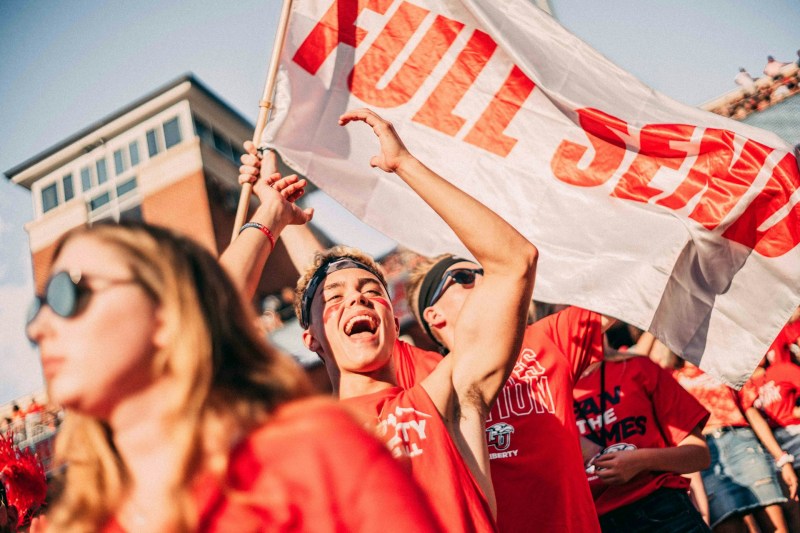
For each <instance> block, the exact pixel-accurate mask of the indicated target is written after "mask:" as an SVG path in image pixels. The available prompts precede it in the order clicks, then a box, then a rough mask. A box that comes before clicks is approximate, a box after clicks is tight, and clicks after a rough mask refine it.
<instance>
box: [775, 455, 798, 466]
mask: <svg viewBox="0 0 800 533" xmlns="http://www.w3.org/2000/svg"><path fill="white" fill-rule="evenodd" d="M786 465H791V466H792V468H794V455H792V454H790V453H789V452H786V451H784V452H783V454H782V455H781V456H780V457H778V458H777V459H775V468H777V469H778V470H780V469H782V468H783V467H784V466H786Z"/></svg>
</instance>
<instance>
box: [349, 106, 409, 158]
mask: <svg viewBox="0 0 800 533" xmlns="http://www.w3.org/2000/svg"><path fill="white" fill-rule="evenodd" d="M354 121H361V122H364V123H366V124H368V125H369V126H370V127H371V128H372V131H374V132H375V135H377V136H378V141H379V142H380V146H381V153H380V154H379V155H376V156H375V157H373V158H372V159H370V161H369V164H370V165H372V166H373V167H378V168H379V169H381V170H383V171H384V172H397V169H398V168H400V165H401V164H403V162H405V161H406V160H411V159H413V156H412V155H411V154H410V153H409V151H408V149H407V148H406V146H405V145H404V144H403V141H401V140H400V137H399V136H398V135H397V132H396V131H395V129H394V126H392V123H391V122H389V121H387V120H384V119H383V118H381V117H379V116H378V115H377V114H376V113H375V112H374V111H372V110H370V109H366V108H364V109H353V110H351V111H348V112H346V113H345V114H343V115H342V116H340V117H339V125H340V126H344V125H346V124H348V123H350V122H354Z"/></svg>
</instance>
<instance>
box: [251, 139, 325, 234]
mask: <svg viewBox="0 0 800 533" xmlns="http://www.w3.org/2000/svg"><path fill="white" fill-rule="evenodd" d="M244 149H245V153H244V154H243V155H242V157H241V163H242V165H241V166H240V167H239V183H240V184H242V185H243V184H245V183H252V184H253V192H254V193H255V195H256V196H257V197H258V199H259V200H260V201H261V204H262V205H265V206H269V205H274V206H276V207H279V208H280V215H281V217H282V219H283V221H284V223H285V224H295V225H297V224H305V223H307V222H308V221H309V220H311V218H312V217H313V216H314V209H313V208H307V209H301V208H300V207H299V206H298V205H297V204H295V202H296V201H297V200H299V199H300V198H301V197H302V196H303V194H305V186H306V185H307V184H308V182H307V181H306V180H305V179H300V178H298V177H297V175H295V174H291V175H289V176H286V177H282V176H281V175H280V173H278V172H273V173H270V174H267V175H262V174H265V172H262V165H261V158H260V157H259V155H258V150H257V149H256V146H255V145H254V144H253V143H252V142H251V141H246V142H245V143H244ZM270 157H274V154H270ZM272 166H273V168H274V165H272Z"/></svg>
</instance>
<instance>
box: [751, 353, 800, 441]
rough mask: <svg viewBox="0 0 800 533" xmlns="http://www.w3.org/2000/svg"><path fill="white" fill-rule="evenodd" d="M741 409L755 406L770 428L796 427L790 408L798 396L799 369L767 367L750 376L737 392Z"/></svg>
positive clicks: (798, 420)
mask: <svg viewBox="0 0 800 533" xmlns="http://www.w3.org/2000/svg"><path fill="white" fill-rule="evenodd" d="M740 394H741V399H742V409H745V410H747V409H748V408H750V407H755V408H756V409H758V410H759V411H761V412H762V413H763V414H764V418H766V419H767V422H769V424H770V426H772V427H786V426H792V425H795V424H800V418H798V417H796V416H795V415H794V407H795V406H796V405H797V400H798V397H799V396H800V366H797V365H796V364H794V363H778V364H775V365H770V366H769V367H768V368H767V370H766V371H764V372H759V373H756V374H754V375H753V377H751V378H750V379H749V380H748V381H747V383H745V385H744V387H742V391H741V393H740Z"/></svg>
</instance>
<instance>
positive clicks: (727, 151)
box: [264, 0, 800, 386]
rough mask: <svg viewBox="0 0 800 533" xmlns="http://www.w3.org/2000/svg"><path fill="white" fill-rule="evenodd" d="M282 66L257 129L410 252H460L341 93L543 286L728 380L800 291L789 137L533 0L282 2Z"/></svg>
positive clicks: (798, 180) (799, 177)
mask: <svg viewBox="0 0 800 533" xmlns="http://www.w3.org/2000/svg"><path fill="white" fill-rule="evenodd" d="M280 78H281V83H280V84H279V90H278V94H277V95H276V98H275V100H276V110H275V113H274V116H273V121H272V122H271V124H270V125H269V126H268V129H267V131H266V133H265V137H264V139H265V142H266V143H267V144H269V145H271V146H273V147H275V148H276V149H277V150H278V152H279V153H280V154H281V156H282V157H283V158H284V160H285V161H286V162H287V163H288V164H289V165H290V166H292V167H293V168H294V169H295V170H297V171H298V172H300V173H301V174H304V175H306V176H307V177H308V178H309V179H311V180H312V181H313V182H314V183H315V184H317V185H318V186H319V187H320V188H322V189H323V190H325V191H326V192H327V193H328V194H330V195H331V196H332V197H333V198H335V199H336V200H338V201H339V202H340V203H341V204H342V205H344V206H345V207H346V208H348V209H349V210H350V211H352V212H353V213H354V214H355V215H356V216H358V217H359V218H361V219H362V220H363V221H365V222H366V223H368V224H370V225H371V226H373V227H375V228H377V229H378V230H380V231H382V232H383V233H385V234H386V235H388V236H390V237H392V238H393V239H395V240H396V241H398V242H399V243H401V244H403V245H405V246H407V247H409V248H411V249H413V250H415V251H417V252H420V253H423V254H426V255H432V254H437V253H441V252H455V253H461V254H463V253H465V251H464V249H463V247H462V246H461V245H460V244H459V243H458V241H457V239H456V238H455V236H454V235H453V233H452V232H451V231H450V230H449V228H448V227H447V226H446V225H445V224H444V223H443V222H442V220H441V219H439V218H438V216H436V215H435V214H434V213H433V211H431V210H430V208H428V207H427V206H426V205H425V204H424V203H423V202H422V201H421V200H420V199H419V198H418V197H417V196H416V195H415V194H414V193H413V192H412V191H411V190H410V189H409V188H408V187H406V186H405V185H404V184H403V183H402V182H401V180H399V178H397V177H396V176H393V175H389V174H385V173H382V172H380V171H378V170H373V169H370V168H369V164H368V162H369V158H370V157H371V156H372V155H374V154H375V153H376V152H377V149H378V148H377V142H376V140H375V139H374V137H373V134H372V132H371V131H369V129H368V128H367V127H363V126H360V125H357V124H356V125H350V126H348V127H346V128H342V127H340V126H338V125H337V118H338V117H339V115H340V114H341V113H343V112H344V111H345V110H347V109H350V108H354V107H370V108H372V109H374V110H375V111H376V112H378V113H379V114H380V115H382V116H384V117H386V118H388V119H389V120H391V121H392V122H393V123H394V125H395V127H396V128H397V130H398V132H399V133H400V135H401V137H402V138H403V140H404V141H406V143H407V145H408V147H409V149H410V150H411V151H412V153H414V154H415V155H416V156H417V157H419V158H420V159H421V160H422V161H423V162H425V163H426V164H427V165H428V166H430V167H431V168H433V169H434V170H436V171H437V172H438V173H440V174H441V175H443V176H444V177H446V178H447V179H449V180H450V181H452V182H453V183H454V184H456V185H457V186H459V187H460V188H462V189H464V190H465V191H467V192H469V193H470V194H472V195H473V196H475V197H476V198H478V199H480V200H481V201H482V202H483V203H484V204H486V205H487V206H489V207H491V208H492V209H494V210H495V211H496V212H497V213H499V214H500V215H501V216H503V217H504V218H505V219H506V220H508V221H509V222H510V223H511V224H513V225H514V226H515V227H516V228H518V229H519V230H520V231H521V232H522V233H523V234H524V235H525V236H526V237H528V238H529V239H530V240H531V242H533V243H534V244H536V246H537V247H538V248H539V250H540V262H539V267H538V274H537V280H536V288H535V290H534V294H535V295H536V298H537V299H539V300H543V301H549V302H559V303H570V304H574V305H579V306H582V307H585V308H588V309H592V310H595V311H599V312H601V313H605V314H608V315H610V316H614V317H617V318H619V319H621V320H623V321H625V322H628V323H631V324H634V325H636V326H638V327H640V328H643V329H648V330H650V331H652V332H653V333H654V334H655V335H656V336H657V337H658V338H660V339H661V340H662V341H664V342H665V343H666V344H667V346H669V347H670V348H672V349H673V350H674V351H675V352H677V353H679V354H682V355H683V356H684V357H685V358H687V359H689V360H691V361H693V362H695V363H697V364H699V366H700V367H701V368H702V369H703V370H705V371H707V372H709V373H711V374H714V375H716V376H718V377H720V378H722V379H723V380H725V381H727V382H729V383H731V384H733V385H736V386H738V385H741V384H742V383H743V382H744V380H745V379H746V378H747V377H748V376H749V375H750V374H751V373H752V370H753V368H754V367H755V365H756V364H757V363H758V361H759V360H760V359H761V357H762V356H763V354H764V353H765V352H766V350H767V347H768V346H769V344H770V343H771V341H772V340H773V339H774V338H775V336H776V335H777V333H778V331H779V330H780V329H781V327H782V326H783V325H784V323H785V322H786V320H787V319H788V318H789V316H790V314H791V312H792V310H793V309H794V308H795V306H797V305H798V303H800V289H799V288H798V287H799V286H800V284H798V281H797V280H799V279H800V251H798V248H797V243H798V242H800V225H799V224H798V221H799V219H800V217H798V211H800V206H798V203H797V200H798V199H800V194H798V193H796V190H797V188H798V185H800V172H798V168H797V160H796V159H795V156H794V155H793V154H792V152H791V148H790V147H789V146H788V145H787V144H786V143H784V142H783V141H782V140H780V139H779V138H778V137H777V136H775V135H773V134H771V133H768V132H765V131H762V130H759V129H756V128H752V127H748V126H746V125H744V124H741V123H738V122H735V121H733V120H730V119H726V118H723V117H720V116H717V115H713V114H710V113H706V112H704V111H700V110H698V109H695V108H692V107H689V106H686V105H683V104H680V103H678V102H675V101H674V100H671V99H669V98H667V97H665V96H663V95H661V94H659V93H657V92H655V91H653V90H652V89H649V88H648V87H646V86H645V85H643V84H642V83H640V82H639V81H637V80H636V79H635V78H633V77H632V76H631V75H629V74H627V73H626V72H624V71H622V70H621V69H619V68H618V67H616V66H615V65H613V64H612V63H610V62H609V61H608V60H606V59H605V58H604V57H602V56H601V55H600V54H598V53H597V52H596V51H594V50H593V49H591V48H590V47H589V46H587V45H586V44H585V43H583V42H582V41H580V40H579V39H578V38H576V37H575V36H573V35H571V34H570V33H569V32H567V31H566V30H565V29H564V28H562V27H561V26H560V25H559V24H558V23H557V22H556V21H555V20H553V19H552V18H551V17H550V16H549V15H547V14H546V13H544V12H542V11H540V10H539V9H537V8H535V7H534V6H533V5H532V4H530V3H528V2H527V1H526V0H504V1H502V2H498V1H491V2H489V1H479V0H461V1H458V0H413V1H407V0H360V1H357V0H333V1H332V0H295V2H294V7H293V10H292V14H291V20H290V27H289V33H288V35H287V41H286V46H285V47H284V50H283V55H282V60H281V74H280ZM497 245H498V246H503V243H497Z"/></svg>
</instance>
